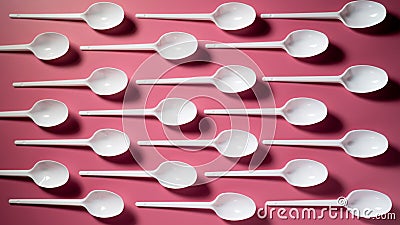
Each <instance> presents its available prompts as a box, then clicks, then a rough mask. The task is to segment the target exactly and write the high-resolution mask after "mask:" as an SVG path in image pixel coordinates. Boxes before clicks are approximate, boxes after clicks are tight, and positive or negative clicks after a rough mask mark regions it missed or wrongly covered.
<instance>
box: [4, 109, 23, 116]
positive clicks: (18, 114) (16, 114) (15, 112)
mask: <svg viewBox="0 0 400 225" xmlns="http://www.w3.org/2000/svg"><path fill="white" fill-rule="evenodd" d="M28 114H29V111H28V110H22V111H5V112H0V117H28Z"/></svg>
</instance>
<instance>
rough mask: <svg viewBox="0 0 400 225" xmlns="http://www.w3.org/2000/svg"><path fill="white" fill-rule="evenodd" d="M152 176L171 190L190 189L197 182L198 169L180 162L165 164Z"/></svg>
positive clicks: (167, 162)
mask: <svg viewBox="0 0 400 225" xmlns="http://www.w3.org/2000/svg"><path fill="white" fill-rule="evenodd" d="M152 174H153V176H154V177H155V178H156V179H157V180H158V182H159V183H160V184H161V185H162V186H164V187H166V188H171V189H181V188H186V187H189V186H191V185H193V184H194V183H195V182H196V180H197V172H196V169H195V168H193V167H192V166H191V165H189V164H186V163H184V162H179V161H166V162H163V163H161V164H160V166H159V167H158V168H157V170H156V171H155V172H154V173H152Z"/></svg>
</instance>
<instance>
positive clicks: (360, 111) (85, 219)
mask: <svg viewBox="0 0 400 225" xmlns="http://www.w3.org/2000/svg"><path fill="white" fill-rule="evenodd" d="M346 2H347V1H342V0H340V1H324V2H323V3H322V2H321V1H317V0H302V1H289V0H279V1H278V0H270V1H252V2H250V3H249V4H250V5H252V6H253V7H254V8H255V9H256V11H257V14H260V13H268V12H271V13H272V12H292V11H293V12H294V11H298V12H300V11H326V10H338V9H340V8H341V7H342V6H343V5H344V4H345V3H346ZM379 2H381V3H382V4H384V5H385V6H386V8H387V10H388V12H389V15H388V17H387V18H386V20H385V21H384V22H383V23H382V24H380V25H378V26H377V27H374V28H371V29H364V30H351V29H348V28H346V27H345V26H344V25H342V24H341V23H340V22H338V21H321V22H320V21H295V20H283V19H281V20H261V19H258V20H257V21H256V24H255V26H253V27H252V28H254V29H247V30H246V32H244V31H240V32H224V31H221V30H219V29H218V28H217V27H216V26H215V25H214V24H212V23H209V22H200V23H194V22H187V21H161V20H144V19H142V20H139V19H136V18H134V14H135V13H150V12H154V13H157V12H160V13H162V12H170V13H174V12H187V13H190V12H193V13H194V12H209V11H212V10H214V9H215V8H216V7H217V6H218V5H219V4H221V3H223V1H219V0H218V1H209V2H201V1H193V0H188V1H130V2H127V1H116V3H117V4H120V5H121V6H122V7H123V8H124V10H125V13H126V17H127V19H126V20H125V21H124V23H123V24H122V25H121V27H119V28H117V29H114V30H113V31H109V32H98V31H94V30H92V29H90V28H89V27H88V26H87V25H86V24H85V23H83V22H65V21H36V20H12V19H9V18H8V14H9V13H14V12H19V13H24V12H27V13H28V12H38V13H39V12H43V13H45V12H63V11H65V12H80V11H84V10H85V9H86V8H87V7H88V6H89V5H90V4H92V3H94V1H90V2H85V1H78V0H71V1H64V2H60V1H47V0H38V1H3V0H2V1H1V4H0V5H1V6H2V7H1V8H0V21H1V22H0V24H1V25H0V26H1V30H2V35H0V44H1V45H3V44H17V43H28V42H30V41H31V40H32V39H33V37H34V36H36V35H37V34H39V33H42V32H48V31H54V32H60V33H63V34H65V35H67V36H68V38H69V39H70V42H71V51H70V52H69V53H68V55H67V56H66V57H64V58H61V59H60V60H56V61H52V62H43V61H40V60H38V59H36V58H35V57H34V56H33V55H32V54H29V53H1V54H0V62H1V69H2V76H1V83H0V85H1V86H0V88H1V90H2V95H1V96H0V102H1V104H0V110H1V111H3V110H16V109H27V108H29V107H31V105H32V104H33V103H34V102H36V101H37V100H40V99H44V98H53V99H57V100H60V101H63V102H64V103H66V104H67V105H68V107H69V109H70V117H69V119H68V121H67V122H66V124H63V125H61V126H59V127H55V128H51V129H42V128H39V127H37V126H36V125H34V124H33V123H32V122H31V121H29V120H16V119H12V120H11V119H9V120H6V119H1V120H0V126H1V130H2V135H1V137H0V138H1V143H2V157H1V158H0V165H1V166H0V169H24V168H30V167H32V166H33V165H34V163H35V162H36V161H39V160H42V159H51V160H56V161H59V162H61V163H63V164H65V165H66V166H67V167H68V169H69V170H70V173H71V179H70V181H69V182H68V184H67V185H66V186H64V187H61V188H58V189H54V190H46V189H41V188H39V187H37V186H36V185H35V184H34V183H33V182H30V181H29V180H28V179H15V178H0V214H1V219H2V222H1V223H2V224H27V223H32V224H55V223H57V224H60V225H61V224H74V223H79V224H120V225H121V224H161V223H162V224H177V223H179V224H205V223H210V224H211V223H212V224H229V223H230V222H227V221H223V220H221V219H219V218H218V217H217V216H216V215H215V214H213V213H212V212H211V211H196V210H171V209H163V210H157V209H146V208H136V207H135V206H134V202H135V201H162V200H171V201H211V200H212V199H214V198H215V196H217V195H218V194H219V193H221V192H238V193H242V194H245V195H248V196H250V197H251V198H253V199H254V200H255V202H256V204H257V207H258V208H259V207H263V204H264V202H265V201H266V200H281V199H282V200H284V199H325V198H327V199H330V198H332V199H335V198H337V197H339V196H343V195H347V194H348V193H349V192H350V191H352V190H354V189H362V188H367V189H373V190H378V191H381V192H383V193H386V194H387V195H389V196H390V197H391V199H392V201H393V209H392V211H391V212H394V213H396V217H399V216H400V209H399V208H400V197H399V195H398V187H397V185H396V184H397V181H396V179H397V178H398V174H399V172H400V167H399V156H400V152H399V151H400V140H399V138H398V126H399V124H398V115H399V113H400V107H399V101H400V86H399V83H400V77H399V69H400V68H399V63H398V57H397V56H398V52H399V51H400V45H399V44H398V41H399V36H400V22H399V20H400V19H399V18H400V3H399V2H398V1H389V0H385V1H384V0H381V1H379ZM297 29H315V30H319V31H322V32H324V33H325V34H326V35H327V36H328V37H329V39H330V41H331V44H330V47H329V48H328V51H327V52H326V53H324V54H323V55H321V56H318V57H315V58H311V59H305V60H298V59H293V58H291V57H290V56H288V55H287V54H286V53H284V52H283V51H264V50H245V51H243V52H244V53H246V54H248V56H250V57H251V58H252V59H253V60H254V62H255V63H257V64H258V66H259V68H260V69H261V71H262V72H263V73H264V74H265V75H266V76H268V75H336V74H340V73H342V72H343V71H344V70H345V69H346V68H347V67H349V66H351V65H355V64H370V65H374V66H378V67H381V68H383V69H384V70H386V71H387V73H388V74H389V77H390V82H389V84H388V85H387V86H386V87H385V88H384V89H383V90H381V91H378V92H375V93H372V94H364V95H356V94H352V93H349V92H347V91H346V90H345V89H344V88H343V87H340V86H336V85H333V86H331V85H316V84H284V83H273V84H271V85H270V86H271V88H272V91H273V95H266V96H263V98H262V100H263V101H262V102H257V101H255V100H254V98H252V97H249V96H242V97H243V99H244V100H243V102H240V101H238V98H237V96H236V97H232V98H230V97H227V96H226V95H223V94H220V93H218V91H217V90H216V89H215V88H212V87H203V86H202V87H198V88H196V89H195V91H192V89H190V88H188V87H182V89H181V90H180V91H179V93H178V92H171V90H175V89H174V88H173V87H172V86H167V87H156V88H152V89H151V92H149V93H151V94H149V96H150V97H151V98H149V99H146V97H147V93H148V91H149V90H150V88H149V87H134V88H133V89H129V90H131V91H133V90H136V93H133V92H132V94H135V96H130V98H129V105H130V106H132V107H134V106H135V107H137V108H142V107H143V106H144V105H146V106H149V107H153V106H154V105H155V104H157V103H158V101H160V100H161V99H163V98H165V97H166V96H177V95H181V96H180V97H186V96H189V97H191V96H193V95H195V94H196V93H198V94H199V95H201V94H203V95H204V96H205V95H209V96H211V97H215V99H214V100H211V99H209V98H207V97H199V98H196V99H195V100H194V102H195V103H196V105H197V107H198V111H199V112H202V111H203V109H205V108H211V107H222V106H221V103H218V101H221V102H222V103H223V106H225V107H226V106H229V107H234V106H238V107H239V106H241V104H244V105H246V106H247V107H257V104H260V105H268V104H272V103H273V102H274V101H275V104H276V105H277V106H281V105H283V104H284V103H285V102H286V101H287V100H288V99H290V98H293V97H301V96H304V97H311V98H316V99H319V100H321V101H323V102H324V103H325V104H326V105H327V107H328V110H329V115H328V117H327V118H326V119H325V120H324V121H323V122H321V123H319V124H317V125H314V126H308V127H295V126H292V125H290V124H288V123H287V122H286V121H284V120H283V119H282V118H278V119H277V120H276V130H275V134H274V132H273V129H274V126H273V124H274V120H273V119H272V118H251V119H249V122H248V121H247V118H243V119H239V125H237V127H232V128H241V129H245V128H243V127H247V125H248V124H250V125H249V128H250V131H252V132H254V133H255V134H256V135H257V137H258V138H259V139H260V140H262V139H266V138H267V137H266V136H268V135H275V138H276V139H290V138H293V139H296V138H298V139H300V138H309V139H330V138H340V137H342V136H343V135H344V134H345V133H346V132H347V131H349V130H352V129H370V130H375V131H378V132H380V133H382V134H384V135H385V136H386V137H387V138H388V140H389V142H390V148H389V150H388V152H386V153H385V154H384V155H382V156H380V157H377V158H373V159H365V160H361V159H360V160H359V159H354V158H351V157H349V156H347V155H346V154H344V152H343V151H341V150H340V149H308V148H300V147H299V148H296V147H277V146H275V147H272V148H271V150H270V151H269V154H268V156H267V157H266V159H265V160H264V161H263V163H262V165H261V166H260V167H259V169H275V168H280V167H282V166H283V165H284V164H285V163H286V162H287V161H289V160H291V159H295V158H310V159H314V160H317V161H320V162H322V163H324V164H325V165H326V166H327V168H328V170H329V178H328V180H327V181H326V182H325V183H323V184H322V185H319V186H316V187H312V188H294V187H291V186H290V185H288V184H287V183H285V182H284V181H283V180H281V179H240V178H232V179H220V180H217V181H214V182H211V183H208V184H207V185H200V186H195V187H192V188H188V189H183V190H179V191H171V190H167V189H165V188H163V187H161V186H160V185H159V184H158V183H157V182H156V181H154V180H150V179H148V180H147V179H146V180H143V179H118V178H110V179H106V178H88V177H80V176H79V175H78V171H79V170H107V169H109V170H130V169H132V170H140V169H141V166H140V165H139V163H138V162H140V163H144V162H146V161H147V162H148V161H151V160H152V159H149V158H137V161H138V162H135V161H134V160H133V158H132V156H131V154H129V153H127V154H124V155H122V156H119V157H114V158H102V157H99V156H97V155H95V154H94V153H93V151H91V150H89V149H86V148H83V149H80V148H78V149H75V148H59V147H58V148H57V147H54V148H53V147H16V146H14V144H13V140H15V139H56V138H87V137H89V136H91V135H92V133H93V132H95V131H96V130H97V129H101V128H115V129H123V127H124V126H125V129H126V130H127V131H128V132H129V133H131V134H132V135H131V138H136V137H141V138H144V137H146V135H147V134H144V133H142V132H143V127H142V126H141V124H143V119H142V118H135V119H132V120H133V122H134V123H133V125H134V126H130V127H127V123H124V125H123V124H122V120H121V119H120V118H101V117H80V116H79V115H78V111H79V110H88V109H120V108H122V101H123V95H122V94H121V95H118V96H112V97H104V98H102V97H99V96H96V95H95V94H93V93H92V92H91V91H90V90H86V89H83V88H78V89H72V88H60V89H54V88H52V89H50V88H46V89H45V88H43V89H15V88H13V87H12V82H16V81H29V80H51V79H67V78H68V79H73V78H83V77H86V76H88V75H89V74H90V73H91V72H92V71H93V70H94V69H96V68H99V67H107V66H110V67H115V68H119V69H121V70H124V71H125V72H126V73H127V74H128V76H129V77H130V79H131V80H132V79H133V80H134V79H135V77H134V76H133V74H134V72H135V71H136V69H137V68H138V67H139V66H140V65H141V64H142V63H143V62H144V61H145V60H146V59H147V58H148V57H150V56H151V55H152V53H151V52H145V53H139V52H81V51H80V50H79V45H90V44H93V45H97V44H124V43H146V42H154V41H156V40H157V39H158V37H159V36H161V35H162V34H164V33H166V32H170V31H184V32H188V33H191V34H193V35H195V36H196V37H197V38H198V39H199V40H213V41H220V42H240V41H268V40H271V41H273V40H281V39H283V38H284V37H285V36H286V35H287V34H288V33H290V32H291V31H293V30H297ZM227 53H229V52H227ZM217 63H218V62H217ZM156 66H157V65H155V67H156ZM217 68H218V67H217V66H216V65H215V64H207V63H198V64H195V65H190V66H181V67H177V68H174V69H172V70H171V71H168V73H166V74H165V76H164V77H176V76H189V75H190V76H194V75H208V74H212V73H214V72H215V70H216V69H217ZM160 75H161V74H157V75H152V74H148V75H146V77H148V78H153V77H155V76H157V77H158V76H160ZM131 76H133V77H131ZM258 76H259V77H258V79H259V80H260V79H261V76H262V74H258ZM140 78H143V77H140ZM259 85H265V84H263V83H261V84H259ZM135 88H136V89H135ZM203 88H204V89H203ZM202 90H204V91H203V93H202ZM193 92H194V93H193ZM171 93H172V94H171ZM203 116H204V115H203ZM211 118H212V120H213V121H214V122H215V124H216V127H214V126H211V125H210V126H209V127H211V128H210V129H206V130H203V131H204V133H202V132H200V131H199V128H197V126H196V124H191V125H190V126H184V127H183V128H181V129H182V130H183V131H185V132H184V134H185V136H187V137H189V138H197V137H199V136H202V137H212V136H214V134H215V132H216V131H217V132H219V131H220V130H224V129H229V128H231V124H229V123H228V122H229V118H227V117H216V116H213V117H211ZM240 120H242V123H240ZM196 121H197V122H199V120H196ZM209 121H211V120H209ZM136 124H137V125H136ZM211 124H213V123H211ZM261 124H267V125H264V126H261ZM271 124H272V125H271ZM206 125H207V124H206ZM135 126H137V127H135ZM146 127H147V131H148V136H149V137H152V138H158V139H162V138H165V137H166V135H168V134H171V135H174V134H178V133H179V132H177V131H176V130H173V129H172V128H166V130H165V132H164V131H163V130H161V128H162V126H161V125H160V124H159V123H158V121H156V120H153V119H150V118H149V119H146ZM135 129H137V130H138V131H137V136H135V133H134V131H135ZM168 132H169V133H168ZM263 133H264V134H266V136H263V135H262V134H263ZM179 134H180V133H179ZM260 134H261V135H260ZM131 141H132V143H135V142H136V141H137V140H135V139H132V140H131ZM131 151H132V152H133V154H134V155H135V156H139V155H140V152H143V151H145V149H144V148H138V147H137V146H136V145H133V146H132V149H131ZM159 152H160V153H161V154H162V155H163V156H164V157H166V158H168V159H170V160H182V161H185V162H188V163H191V164H193V165H197V166H198V165H202V164H204V163H207V162H209V161H210V160H212V159H214V158H217V157H218V154H217V152H216V151H214V150H204V151H202V152H184V151H183V150H179V149H170V148H160V149H159ZM137 153H138V154H137ZM249 160H250V158H249V157H246V158H244V159H242V160H240V161H239V163H238V164H237V165H236V166H235V167H234V169H236V170H242V169H247V168H248V163H249ZM146 165H151V164H146ZM93 189H106V190H110V191H113V192H116V193H118V194H119V195H121V196H122V197H123V199H124V201H125V210H124V212H123V214H122V215H120V216H118V217H115V218H111V219H96V218H93V217H91V216H90V215H89V214H88V213H86V211H85V210H84V209H74V208H66V209H62V208H51V207H32V206H10V205H9V204H8V199H9V198H82V197H84V196H86V194H87V193H88V192H90V191H91V190H93ZM311 221H312V222H314V223H319V224H333V223H335V224H338V223H339V224H340V223H341V224H348V223H351V224H369V223H372V224H390V223H393V224H397V223H398V220H397V221H394V220H365V219H364V220H332V219H329V218H325V219H323V220H311ZM308 222H310V221H309V220H301V219H300V220H292V219H288V220H281V219H278V218H276V215H275V217H274V218H273V219H263V220H262V219H259V218H258V217H257V216H254V217H252V218H251V219H249V220H245V221H242V222H235V224H248V223H251V224H287V223H291V224H292V223H293V224H303V223H308Z"/></svg>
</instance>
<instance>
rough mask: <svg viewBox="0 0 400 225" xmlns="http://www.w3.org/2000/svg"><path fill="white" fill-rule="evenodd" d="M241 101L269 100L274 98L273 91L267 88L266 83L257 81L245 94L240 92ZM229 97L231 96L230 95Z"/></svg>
mask: <svg viewBox="0 0 400 225" xmlns="http://www.w3.org/2000/svg"><path fill="white" fill-rule="evenodd" d="M234 95H235V97H236V95H239V97H240V98H241V99H245V100H249V101H261V100H263V99H266V98H269V97H271V96H272V92H271V89H269V88H267V87H266V85H265V82H263V81H261V80H259V79H257V81H256V84H255V85H254V86H253V87H252V88H250V89H248V90H246V91H243V92H239V93H237V94H234ZM228 96H230V95H229V94H228Z"/></svg>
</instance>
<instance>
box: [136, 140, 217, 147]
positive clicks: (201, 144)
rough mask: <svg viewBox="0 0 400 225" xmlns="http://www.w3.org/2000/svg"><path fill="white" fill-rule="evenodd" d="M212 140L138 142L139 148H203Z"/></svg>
mask: <svg viewBox="0 0 400 225" xmlns="http://www.w3.org/2000/svg"><path fill="white" fill-rule="evenodd" d="M212 143H213V140H160V141H138V142H137V144H138V145H141V146H182V147H205V146H210V145H211V144H212Z"/></svg>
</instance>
